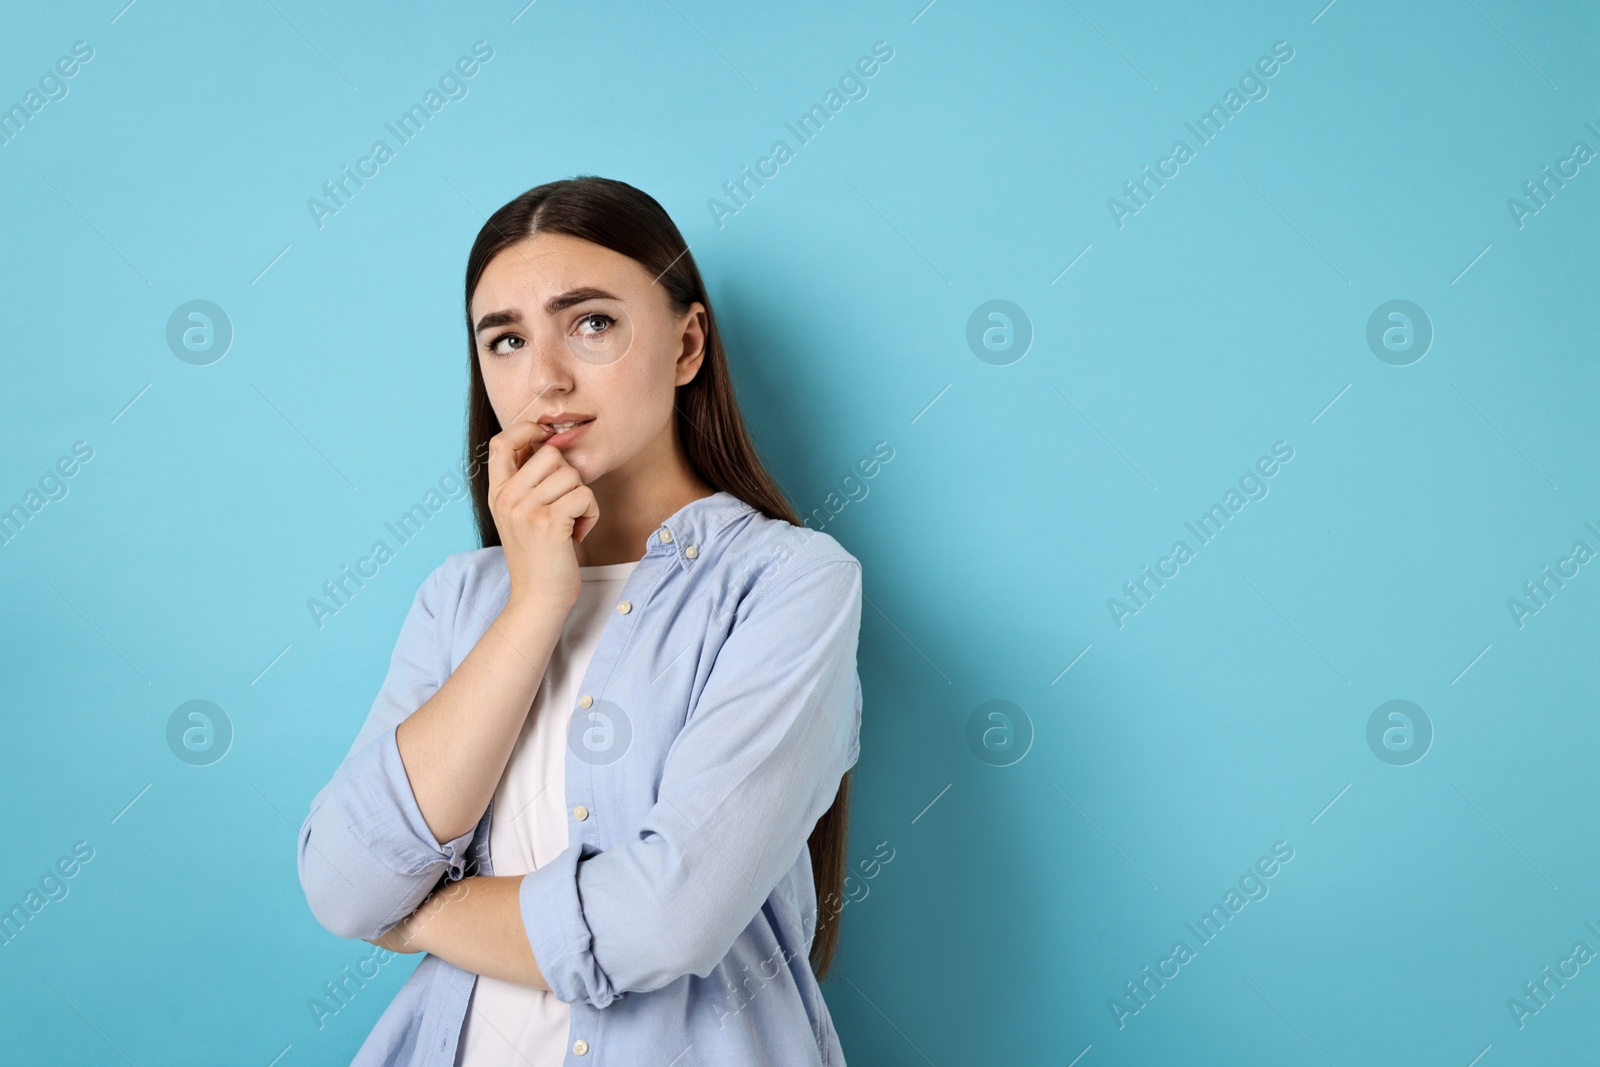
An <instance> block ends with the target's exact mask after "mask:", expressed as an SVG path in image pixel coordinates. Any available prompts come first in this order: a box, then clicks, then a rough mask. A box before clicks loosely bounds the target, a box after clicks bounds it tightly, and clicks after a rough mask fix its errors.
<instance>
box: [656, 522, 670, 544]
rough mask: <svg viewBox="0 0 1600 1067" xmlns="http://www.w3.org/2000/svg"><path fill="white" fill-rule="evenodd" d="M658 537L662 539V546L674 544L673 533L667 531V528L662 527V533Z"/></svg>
mask: <svg viewBox="0 0 1600 1067" xmlns="http://www.w3.org/2000/svg"><path fill="white" fill-rule="evenodd" d="M657 536H658V537H660V538H661V543H662V544H664V545H670V544H672V531H671V530H669V529H667V528H666V527H665V526H663V527H661V533H659V534H658V535H657Z"/></svg>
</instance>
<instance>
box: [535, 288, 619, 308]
mask: <svg viewBox="0 0 1600 1067" xmlns="http://www.w3.org/2000/svg"><path fill="white" fill-rule="evenodd" d="M616 299H618V297H616V296H613V295H612V294H611V293H608V292H606V291H605V290H604V289H596V288H594V287H593V286H583V287H582V288H579V289H568V290H567V291H566V292H564V293H560V294H558V295H556V296H552V297H551V298H550V299H549V300H546V301H545V303H544V310H545V313H546V314H548V315H554V314H555V313H556V312H558V311H561V310H562V309H563V308H569V307H571V306H572V305H573V304H581V303H583V302H584V301H585V300H616Z"/></svg>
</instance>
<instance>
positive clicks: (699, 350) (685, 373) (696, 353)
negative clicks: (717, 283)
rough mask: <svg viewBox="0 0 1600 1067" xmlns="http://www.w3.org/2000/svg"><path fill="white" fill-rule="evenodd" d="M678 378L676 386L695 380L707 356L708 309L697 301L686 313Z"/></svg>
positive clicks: (682, 330)
mask: <svg viewBox="0 0 1600 1067" xmlns="http://www.w3.org/2000/svg"><path fill="white" fill-rule="evenodd" d="M679 336H680V338H681V344H680V346H679V349H678V367H677V372H678V373H677V377H676V380H675V381H674V382H673V384H674V385H684V384H686V383H688V382H691V381H693V380H694V376H695V374H697V373H698V372H699V370H700V364H701V363H702V362H703V361H704V360H705V355H706V307H705V305H704V304H702V303H700V301H698V300H696V301H695V302H694V303H693V304H690V305H689V310H688V311H687V312H685V313H684V316H683V320H682V329H681V333H680V334H679Z"/></svg>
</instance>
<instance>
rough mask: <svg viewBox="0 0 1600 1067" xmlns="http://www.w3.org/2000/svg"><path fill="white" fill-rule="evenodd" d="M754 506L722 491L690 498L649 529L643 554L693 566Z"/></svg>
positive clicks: (750, 512)
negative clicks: (667, 556) (663, 556)
mask: <svg viewBox="0 0 1600 1067" xmlns="http://www.w3.org/2000/svg"><path fill="white" fill-rule="evenodd" d="M755 510H756V509H755V508H754V507H752V506H751V505H750V504H747V503H745V502H744V501H743V500H741V499H739V498H738V497H736V496H734V495H733V494H732V493H729V492H726V491H724V490H718V491H716V492H714V493H712V494H711V495H710V496H703V497H700V498H699V499H698V500H691V501H689V503H687V504H685V505H684V506H683V507H681V508H679V509H678V510H677V511H675V512H673V514H672V515H671V516H670V517H668V518H667V520H666V521H665V522H663V523H662V524H661V525H660V526H658V527H656V528H655V529H654V530H652V531H651V533H650V535H649V537H647V538H646V539H645V555H646V556H650V555H668V554H670V555H672V556H674V557H675V558H676V559H677V560H678V563H679V564H680V565H681V566H683V567H689V566H692V565H693V562H694V560H696V559H698V558H700V557H701V556H702V555H703V554H704V553H705V552H706V551H707V549H709V548H710V547H711V546H712V545H713V544H715V543H716V541H717V539H718V537H720V536H721V534H722V533H723V531H724V530H726V529H728V527H729V526H731V525H732V524H733V523H734V522H735V521H737V520H738V519H740V518H742V517H744V516H746V515H750V514H753V513H754V512H755Z"/></svg>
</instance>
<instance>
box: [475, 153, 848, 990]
mask: <svg viewBox="0 0 1600 1067" xmlns="http://www.w3.org/2000/svg"><path fill="white" fill-rule="evenodd" d="M536 233H561V234H566V235H568V236H570V237H577V238H580V239H582V240H585V241H590V242H592V243H594V244H597V245H600V246H602V247H604V248H609V249H611V250H612V251H613V252H619V253H621V254H622V255H625V256H627V257H629V258H630V259H633V260H635V261H636V262H638V263H639V264H640V265H642V266H643V267H644V268H645V269H646V270H648V271H649V272H650V273H651V274H653V275H655V276H656V280H657V281H658V282H660V283H661V285H662V286H663V287H664V288H665V289H666V291H667V296H668V297H669V298H670V299H671V300H672V302H673V304H674V305H675V306H676V307H677V309H678V310H679V312H683V311H687V310H688V309H689V306H690V305H691V304H693V303H694V302H695V301H699V302H700V303H701V304H703V305H704V306H705V309H706V342H705V356H704V358H703V360H702V362H701V364H700V371H699V373H697V374H696V375H695V376H694V378H693V379H692V380H690V381H689V382H687V383H686V384H684V385H680V386H678V387H677V395H676V396H675V397H674V398H673V406H674V407H675V408H676V409H677V419H676V423H677V433H678V438H679V440H681V441H682V442H683V448H684V451H685V452H687V453H688V456H689V463H690V465H691V466H692V467H693V468H694V471H695V473H696V474H698V475H699V476H700V477H701V478H702V479H704V480H705V482H706V484H708V485H710V486H711V487H712V489H714V490H722V491H725V492H728V493H731V494H732V495H733V496H736V497H738V498H739V499H740V500H743V501H744V502H745V503H747V504H749V505H750V506H751V507H753V508H755V509H756V510H757V511H759V512H761V513H762V514H763V515H766V516H767V517H768V518H772V519H782V520H784V521H785V522H789V523H792V524H793V525H795V526H799V525H800V517H799V515H798V514H796V512H795V510H794V509H793V508H792V507H790V505H789V502H788V500H787V499H786V498H785V497H784V495H783V491H782V490H781V489H779V488H778V485H777V483H776V482H774V481H773V480H772V476H771V475H770V474H768V473H767V469H766V467H764V466H763V465H762V463H761V457H760V456H758V455H757V454H756V450H755V447H754V446H753V445H752V444H751V443H750V438H749V436H748V435H747V434H746V433H745V428H744V420H743V419H741V418H740V417H739V405H738V402H737V400H736V399H735V397H734V392H733V382H732V380H731V379H730V378H729V375H728V360H727V356H726V354H725V353H724V351H723V348H722V336H721V334H720V333H718V331H717V317H716V315H715V314H714V313H713V312H712V310H711V301H710V299H709V298H708V297H707V296H706V287H705V283H704V282H702V281H701V279H700V268H699V267H697V266H696V265H695V261H694V257H693V256H691V255H690V254H689V249H688V246H687V245H686V244H685V243H684V240H683V235H682V234H680V233H679V232H678V227H677V226H676V225H674V224H673V221H672V219H671V217H670V216H668V214H667V212H666V210H665V209H664V208H662V206H661V205H660V204H659V203H657V202H656V200H655V198H654V197H652V196H650V195H649V194H648V193H645V192H643V191H641V190H639V189H635V188H634V187H633V186H631V185H628V184H627V183H626V182H619V181H614V180H612V179H610V178H598V177H592V176H580V177H576V178H566V179H563V180H561V181H554V182H549V183H547V184H544V185H541V186H538V187H537V188H534V189H529V190H528V191H527V192H525V193H523V194H522V195H521V196H518V197H517V198H516V199H514V200H512V201H511V202H510V203H508V204H506V205H505V206H504V207H502V208H500V209H499V210H498V211H496V212H495V213H494V214H493V215H490V216H489V220H488V221H487V222H485V223H484V224H483V228H482V229H481V230H479V231H478V237H477V240H475V241H473V242H472V251H471V253H470V254H469V255H468V256H467V285H466V314H467V364H468V366H469V367H470V368H471V372H470V373H471V377H472V382H471V387H470V390H469V394H468V397H467V454H468V455H469V456H473V457H481V456H485V455H487V454H488V449H489V439H490V438H491V437H493V436H494V435H495V434H497V433H499V432H500V430H501V426H500V421H499V419H498V418H497V417H496V416H495V413H494V409H493V408H491V407H490V406H489V394H488V391H487V390H486V389H485V388H484V385H483V373H482V370H481V369H480V367H479V365H478V352H477V342H476V339H475V337H474V335H473V331H472V294H473V292H474V291H475V290H476V289H477V288H478V279H479V278H480V277H481V276H482V274H483V270H484V267H486V266H487V265H488V263H489V261H490V260H491V259H493V258H494V257H495V255H496V254H497V253H499V252H501V251H502V250H504V249H505V248H506V247H508V246H509V245H512V244H514V243H516V242H517V241H520V240H523V239H524V238H528V237H532V236H533V235H534V234H536ZM469 469H470V470H472V472H473V473H472V476H471V479H470V481H471V485H472V507H473V511H474V512H475V514H476V516H477V522H478V537H479V539H480V540H481V541H482V542H483V546H484V547H485V548H488V547H490V546H491V545H498V544H500V531H499V530H498V529H497V528H496V527H495V523H494V516H493V515H492V514H491V513H490V511H489V470H488V467H487V465H485V464H483V463H481V462H480V463H473V464H471V465H470V467H469ZM849 803H850V772H848V771H846V772H845V774H844V776H843V778H841V779H840V781H839V791H838V793H837V794H836V795H835V796H834V800H833V805H832V806H831V807H829V808H828V810H827V811H826V812H824V813H823V815H822V817H821V818H820V819H818V820H817V824H816V826H815V827H813V828H812V831H811V837H810V839H809V840H807V842H806V846H807V848H809V849H810V852H811V875H812V883H813V885H814V887H815V889H816V897H817V905H818V907H817V915H818V923H817V928H816V934H815V938H814V940H813V941H812V945H811V957H810V959H811V968H812V970H813V972H814V973H815V974H816V975H817V977H818V978H822V977H824V976H826V974H827V972H828V968H829V966H830V965H831V964H832V962H833V956H834V952H835V950H836V949H837V948H838V944H839V924H838V923H837V922H836V921H835V919H836V917H837V916H838V914H839V908H840V907H842V903H843V901H842V897H841V894H842V893H843V891H844V875H845V864H846V847H847V844H848V840H847V837H848V829H849Z"/></svg>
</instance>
